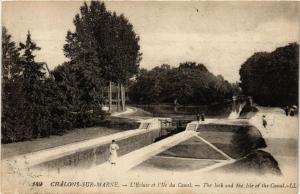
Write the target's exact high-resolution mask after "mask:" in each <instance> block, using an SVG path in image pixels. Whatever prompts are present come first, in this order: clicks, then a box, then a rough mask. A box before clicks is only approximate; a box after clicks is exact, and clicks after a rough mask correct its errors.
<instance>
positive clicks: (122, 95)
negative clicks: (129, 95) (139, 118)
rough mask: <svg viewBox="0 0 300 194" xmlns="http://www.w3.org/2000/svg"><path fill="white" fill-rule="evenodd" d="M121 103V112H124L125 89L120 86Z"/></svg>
mask: <svg viewBox="0 0 300 194" xmlns="http://www.w3.org/2000/svg"><path fill="white" fill-rule="evenodd" d="M121 101H122V110H123V111H125V88H124V86H123V84H121Z"/></svg>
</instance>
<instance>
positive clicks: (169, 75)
mask: <svg viewBox="0 0 300 194" xmlns="http://www.w3.org/2000/svg"><path fill="white" fill-rule="evenodd" d="M238 90H239V88H238V85H237V84H231V83H229V82H228V81H227V80H224V78H223V77H222V76H221V75H218V76H215V75H213V74H212V73H211V72H210V71H209V70H208V69H207V68H206V67H205V65H203V64H197V63H196V62H184V63H180V64H179V66H178V67H171V66H170V65H166V64H164V65H161V66H160V67H155V68H153V69H152V70H146V69H141V70H140V72H139V73H138V75H137V77H136V80H135V81H133V84H132V86H131V87H130V89H129V98H130V101H131V102H132V103H135V104H151V103H175V104H181V105H186V104H195V105H201V104H210V103H214V102H223V101H224V100H225V99H230V100H231V98H232V95H233V94H234V93H237V92H238Z"/></svg>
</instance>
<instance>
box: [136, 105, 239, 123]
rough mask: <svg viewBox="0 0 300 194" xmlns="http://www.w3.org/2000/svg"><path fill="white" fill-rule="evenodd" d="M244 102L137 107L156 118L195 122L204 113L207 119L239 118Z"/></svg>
mask: <svg viewBox="0 0 300 194" xmlns="http://www.w3.org/2000/svg"><path fill="white" fill-rule="evenodd" d="M242 105H243V102H240V101H237V102H227V103H222V104H214V105H209V106H208V105H203V106H195V105H191V106H174V105H166V104H158V105H138V106H137V107H139V108H141V109H143V110H145V111H147V112H150V113H152V115H153V116H154V117H181V118H183V119H190V120H195V119H196V115H197V114H202V113H204V114H205V116H206V117H207V118H222V119H224V118H229V119H235V118H238V116H239V113H240V111H241V107H242Z"/></svg>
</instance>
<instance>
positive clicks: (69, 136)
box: [1, 127, 121, 159]
mask: <svg viewBox="0 0 300 194" xmlns="http://www.w3.org/2000/svg"><path fill="white" fill-rule="evenodd" d="M120 131H121V130H118V129H111V128H107V127H91V128H85V129H74V130H72V131H69V132H68V133H66V134H64V135H62V136H50V137H49V138H37V139H33V140H31V141H23V142H16V143H10V144H2V145H1V158H2V159H4V158H9V157H12V156H17V155H21V154H26V153H30V152H36V151H39V150H43V149H48V148H53V147H57V146H61V145H65V144H69V143H74V142H79V141H84V140H88V139H92V138H97V137H101V136H105V135H109V134H113V133H117V132H120Z"/></svg>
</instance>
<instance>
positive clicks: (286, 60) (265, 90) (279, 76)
mask: <svg viewBox="0 0 300 194" xmlns="http://www.w3.org/2000/svg"><path fill="white" fill-rule="evenodd" d="M298 79H299V45H298V43H291V44H289V45H286V46H283V47H279V48H277V49H276V50H274V51H273V52H270V53H268V52H258V53H254V54H253V55H252V56H251V57H249V58H248V59H247V60H246V62H245V63H243V64H242V66H241V69H240V80H241V88H242V89H243V92H244V94H246V95H249V96H252V97H253V100H254V101H255V102H256V103H258V104H260V105H265V106H267V105H268V106H286V105H288V106H289V105H293V104H298Z"/></svg>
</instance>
